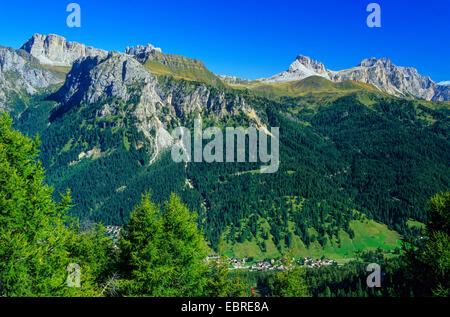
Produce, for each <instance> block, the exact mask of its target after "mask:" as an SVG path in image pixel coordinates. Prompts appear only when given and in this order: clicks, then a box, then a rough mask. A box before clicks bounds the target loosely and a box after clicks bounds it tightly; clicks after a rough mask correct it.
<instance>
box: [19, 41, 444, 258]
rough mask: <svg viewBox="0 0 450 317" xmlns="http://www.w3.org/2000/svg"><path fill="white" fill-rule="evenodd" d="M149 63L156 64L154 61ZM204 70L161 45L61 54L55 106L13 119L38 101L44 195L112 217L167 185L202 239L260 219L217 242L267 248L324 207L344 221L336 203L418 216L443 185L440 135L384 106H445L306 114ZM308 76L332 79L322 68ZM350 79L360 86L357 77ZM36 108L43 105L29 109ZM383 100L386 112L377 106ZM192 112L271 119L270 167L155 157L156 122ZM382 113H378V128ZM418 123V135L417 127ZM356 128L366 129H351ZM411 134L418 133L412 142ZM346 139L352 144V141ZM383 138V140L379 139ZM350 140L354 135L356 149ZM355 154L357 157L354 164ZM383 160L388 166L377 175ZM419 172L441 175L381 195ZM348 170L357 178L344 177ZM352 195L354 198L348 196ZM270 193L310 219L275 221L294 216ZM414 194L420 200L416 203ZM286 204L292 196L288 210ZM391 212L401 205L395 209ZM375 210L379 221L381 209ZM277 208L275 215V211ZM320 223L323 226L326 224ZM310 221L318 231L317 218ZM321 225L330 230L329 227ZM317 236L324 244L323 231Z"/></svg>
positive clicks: (393, 218) (336, 107) (87, 215)
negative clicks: (67, 57)
mask: <svg viewBox="0 0 450 317" xmlns="http://www.w3.org/2000/svg"><path fill="white" fill-rule="evenodd" d="M128 53H131V51H130V50H129V51H128ZM152 58H155V59H154V60H152ZM301 60H302V59H301ZM301 60H299V63H301ZM149 63H153V64H151V65H149ZM311 65H314V63H311ZM161 66H164V67H165V68H163V69H161V68H160V67H161ZM312 67H313V69H315V71H316V72H321V70H323V69H324V67H321V66H320V65H317V64H316V66H312ZM187 70H188V71H189V72H188V71H187ZM194 70H198V71H199V72H198V73H197V72H194ZM159 75H168V76H159ZM204 75H205V72H204V64H203V63H201V62H200V61H198V60H191V59H187V58H185V57H177V56H176V55H169V54H162V53H160V52H158V51H155V50H153V49H151V50H150V51H149V49H143V51H142V52H140V53H139V54H135V53H134V54H121V53H116V52H111V53H107V54H106V55H98V56H84V57H80V58H78V59H77V60H76V61H75V62H74V63H73V66H72V67H71V71H70V72H69V73H68V75H67V76H66V81H65V83H64V85H63V86H62V87H61V88H60V89H59V90H58V91H57V93H56V94H54V95H53V98H54V99H55V100H56V101H57V103H55V104H54V105H51V104H44V105H40V106H39V107H30V108H28V109H27V111H25V113H23V114H22V116H21V117H20V120H22V122H26V121H34V120H35V118H36V117H37V113H39V112H44V111H43V110H48V114H49V115H47V113H45V112H44V113H41V115H40V116H39V118H40V121H41V122H40V126H41V130H40V131H39V134H40V135H41V136H42V142H43V147H42V148H43V151H42V154H41V158H42V161H43V164H44V165H45V167H46V168H47V170H48V176H49V178H48V181H49V183H50V184H52V185H54V186H55V188H56V193H60V192H63V191H65V190H66V189H67V188H71V189H72V190H73V198H74V202H75V204H76V207H75V208H76V209H74V210H76V213H75V215H76V216H79V217H80V218H81V219H90V220H93V221H102V222H105V223H111V224H118V225H122V224H124V223H126V219H127V216H128V213H129V212H130V211H131V210H132V207H133V206H134V205H135V204H136V203H137V202H138V199H139V197H140V195H141V194H142V192H143V191H145V190H148V189H150V188H151V189H152V194H154V195H155V197H157V199H158V201H163V200H164V199H166V197H167V195H168V194H170V192H172V191H173V192H177V193H179V194H180V195H182V196H183V199H184V200H185V201H187V202H190V203H191V204H192V205H191V206H192V207H193V209H194V210H196V211H198V212H199V214H200V217H201V219H202V220H201V221H202V223H205V228H206V229H207V230H206V232H207V234H208V238H209V239H211V241H213V242H214V241H215V242H216V243H217V241H218V240H219V239H220V238H221V237H220V235H221V234H223V233H226V232H227V228H228V227H229V228H234V227H235V226H234V225H233V224H246V223H247V222H248V221H253V222H256V223H261V222H263V226H262V227H264V228H265V231H267V232H253V233H250V235H249V236H248V235H247V237H250V238H247V237H246V236H245V235H244V233H245V232H244V231H245V230H246V229H245V228H247V226H246V225H243V226H242V228H237V230H238V232H239V235H236V234H234V232H232V233H231V234H230V235H229V240H230V241H231V242H232V243H235V242H236V241H237V239H239V241H241V242H244V243H246V241H247V242H248V241H250V240H252V238H251V237H252V236H253V237H254V241H258V243H260V246H257V247H255V248H258V250H259V248H261V252H266V251H267V248H272V250H276V249H277V248H280V250H282V249H283V245H284V243H285V242H282V240H283V241H288V240H289V239H288V238H289V234H292V236H294V238H295V240H296V241H300V242H298V244H299V245H301V244H302V242H301V241H304V242H305V243H307V242H306V241H308V240H307V239H308V238H307V236H306V237H304V235H305V234H306V233H307V230H306V229H308V228H309V227H310V226H312V227H315V228H317V227H318V225H319V224H325V223H326V221H325V218H323V219H322V218H321V219H316V220H314V219H315V217H316V216H317V215H323V214H324V213H325V214H327V213H328V215H329V216H327V217H326V218H327V219H328V220H327V221H330V222H331V223H334V224H335V226H336V227H337V228H341V227H343V224H342V223H340V224H337V223H336V221H337V220H336V219H339V218H340V216H339V215H345V217H347V218H348V219H347V220H345V221H344V222H345V223H347V224H348V223H349V222H348V221H350V220H349V219H350V218H349V217H352V216H351V213H350V212H348V211H349V210H353V209H357V210H361V211H362V212H363V213H366V214H368V215H369V216H370V217H371V218H375V219H377V220H379V221H385V222H386V223H388V224H389V225H391V226H393V225H394V224H398V222H399V221H398V220H397V217H400V216H401V217H403V218H402V219H403V220H404V219H408V218H407V217H409V216H411V217H412V218H414V219H418V220H421V218H419V216H420V214H414V213H413V211H411V210H412V209H414V210H421V209H420V204H421V203H422V200H423V199H424V197H426V198H428V197H429V196H430V195H431V194H432V193H433V192H435V191H436V190H440V189H441V188H443V186H444V185H442V182H444V181H445V180H446V179H447V178H445V177H447V175H448V172H447V169H445V168H446V167H445V165H444V163H445V162H446V159H447V158H448V152H447V150H446V148H447V147H445V145H446V144H447V143H444V144H442V142H443V141H442V140H441V139H440V137H438V136H435V135H434V134H433V133H435V132H431V131H430V132H427V131H426V129H428V130H432V129H431V127H428V126H424V127H423V126H422V124H423V123H422V122H423V120H417V122H411V123H410V124H412V125H414V129H413V128H409V127H408V125H405V126H403V125H402V122H401V121H399V120H398V118H397V117H398V113H396V112H395V111H397V110H398V111H399V113H401V116H400V118H401V119H404V120H406V119H408V120H409V119H410V118H413V119H414V120H415V119H416V117H418V116H419V115H420V117H421V118H425V119H428V120H426V121H425V122H427V124H428V123H429V124H433V123H434V122H437V121H438V119H439V118H442V116H443V115H445V113H444V112H442V113H441V112H435V111H434V110H432V109H428V108H427V109H424V110H421V111H418V114H415V113H414V111H415V109H416V108H417V110H420V109H419V107H418V106H417V105H414V103H413V102H415V101H408V100H404V99H400V101H398V100H394V99H393V98H392V100H391V99H389V98H387V100H384V99H382V98H380V99H379V100H375V101H374V102H375V104H374V105H373V107H372V108H373V109H376V110H377V111H381V110H378V108H380V109H382V111H383V112H387V113H382V114H381V113H378V112H377V111H375V110H372V109H370V108H368V107H365V106H364V105H362V104H360V103H358V101H357V99H355V98H354V97H353V96H349V98H347V99H340V100H336V101H335V102H333V103H332V104H330V105H329V106H328V107H322V108H320V109H317V111H318V112H317V114H316V113H314V111H313V112H308V110H310V109H307V108H303V107H296V106H295V105H294V104H291V106H292V107H294V109H289V108H286V107H288V106H289V104H288V103H281V102H280V103H277V102H273V101H271V100H268V99H264V98H258V97H255V96H254V95H252V94H251V93H249V92H248V91H244V90H243V91H238V90H236V89H229V88H228V87H226V86H223V87H222V86H219V85H214V84H210V83H207V82H206V81H205V80H204V78H205V77H203V76H204ZM213 76H214V74H213ZM310 78H312V77H310ZM319 79H320V80H323V81H325V84H332V85H331V86H335V85H334V83H333V82H330V81H328V80H327V79H326V78H323V76H322V77H319ZM308 83H309V85H306V84H308ZM319 84H320V86H321V87H323V85H322V84H321V83H320V82H319ZM315 85H316V80H312V81H305V82H302V83H301V84H299V85H295V86H296V87H295V88H296V89H297V88H298V89H303V90H305V86H307V87H306V88H308V89H310V88H311V89H315ZM359 85H360V86H361V89H364V85H363V84H359ZM297 86H298V87H297ZM325 86H326V85H325ZM336 86H337V85H336ZM335 88H336V89H340V87H335ZM344 88H345V87H344ZM355 88H358V89H359V87H355ZM352 89H353V88H352ZM403 102H404V103H405V105H403V104H402V103H403ZM386 103H387V104H386ZM397 103H398V104H397ZM41 107H42V108H45V107H48V108H45V109H43V110H41V109H40V108H41ZM403 108H404V109H403ZM257 109H258V110H257ZM391 109H392V111H393V114H392V115H391V114H390V113H389V111H391ZM286 112H287V113H286ZM198 115H201V116H202V117H203V118H204V119H205V121H204V122H207V124H208V125H211V124H214V125H216V124H217V125H219V126H221V125H225V124H226V126H231V125H242V126H247V125H259V126H261V125H264V124H267V125H270V126H280V127H281V129H282V133H281V137H282V140H281V142H280V143H281V147H282V148H281V156H282V164H281V168H280V172H279V173H277V174H275V175H266V176H264V175H260V174H258V173H255V170H256V169H257V168H259V165H258V166H251V165H250V166H248V165H239V164H237V165H233V164H231V165H230V164H227V165H226V166H220V165H205V166H203V165H198V164H186V165H185V164H180V165H176V164H174V162H173V161H172V160H171V159H170V155H169V156H168V157H165V158H166V159H165V160H164V156H163V155H164V154H170V153H162V152H163V151H161V150H162V149H164V148H165V147H167V146H168V144H170V142H171V138H170V135H168V134H164V132H163V131H165V130H170V128H173V127H177V126H180V125H182V126H189V125H186V123H188V124H189V122H188V121H189V119H191V118H192V117H194V116H198ZM405 118H406V119H405ZM27 119H28V120H27ZM228 120H229V121H228ZM439 120H441V119H439ZM383 122H390V125H389V130H386V129H387V128H386V125H385V124H383ZM380 123H381V124H380ZM440 123H445V122H440ZM33 124H34V123H33ZM377 124H378V126H377ZM374 127H375V128H374ZM160 128H164V129H160ZM444 128H445V127H444V126H440V125H439V124H436V125H435V126H433V131H434V130H436V131H437V132H436V133H440V132H439V131H443V133H444V132H445V131H446V130H445V129H444ZM418 129H420V131H421V132H420V133H422V132H423V134H419V132H417V131H418ZM363 130H364V131H366V132H365V134H364V137H361V131H363ZM24 131H25V132H26V131H27V130H24ZM396 131H399V133H400V134H396ZM349 136H353V137H354V139H353V140H352V142H351V144H348V142H349V141H348V139H349ZM423 136H425V137H427V138H426V139H425V140H424V141H423V142H421V137H423ZM355 140H357V141H360V142H361V143H360V144H358V143H355ZM398 140H402V142H403V143H405V142H408V146H409V148H412V147H413V146H415V147H417V149H418V150H416V148H412V149H413V151H412V152H414V153H417V155H416V156H414V158H413V159H408V158H409V156H407V155H406V153H404V152H403V148H400V149H397V146H396V145H397V144H398ZM366 142H368V143H366ZM377 142H380V144H378V143H377ZM386 142H387V143H386ZM445 142H447V141H446V140H445ZM385 143H386V144H387V145H388V146H384V144H385ZM416 143H417V144H416ZM352 144H357V147H356V150H357V151H356V150H354V149H355V147H352ZM430 144H431V145H430ZM440 144H442V146H441V145H440ZM341 146H344V148H343V150H341V149H340V148H336V147H341ZM349 148H350V149H349ZM392 150H394V151H393V152H392V153H391V152H390V151H392ZM397 150H398V151H399V153H397V152H396V151H397ZM372 152H373V153H372ZM410 152H411V151H410ZM86 153H87V154H86ZM385 153H388V155H389V156H388V155H384V154H385ZM426 153H432V154H431V155H430V157H432V158H433V162H434V161H436V164H430V162H431V161H427V160H426V155H427V154H426ZM160 154H161V155H160ZM159 155H160V156H159ZM367 155H369V157H368V163H369V164H359V162H361V161H362V160H364V159H365V157H366V156H367ZM157 158H158V159H157ZM374 159H376V160H378V161H382V162H383V166H381V167H380V166H372V165H373V164H372V163H370V162H373V160H374ZM408 160H409V161H408ZM413 162H414V164H412V163H413ZM417 162H423V166H418V169H417V170H411V166H416V165H417V164H416V163H417ZM397 163H398V164H397ZM442 166H443V167H442ZM368 167H370V168H371V167H373V169H368ZM392 169H395V171H396V174H395V173H387V174H386V175H383V174H381V175H379V174H377V173H378V172H379V171H386V170H388V171H391V170H392ZM438 171H440V172H439V173H438ZM419 172H420V173H423V174H426V175H438V174H439V175H444V178H443V179H444V181H442V182H439V179H437V178H433V179H430V181H429V183H426V184H425V185H424V183H422V182H423V181H426V180H427V179H428V178H423V180H422V179H420V178H419V177H417V178H413V179H409V178H408V179H406V180H405V184H403V183H402V184H400V185H398V188H397V189H396V190H394V191H393V192H392V193H391V191H390V190H391V188H390V187H389V185H390V184H397V182H396V181H395V179H404V176H405V175H408V176H409V175H412V176H411V177H416V176H417V175H419V176H420V175H421V174H419ZM352 175H354V176H352ZM390 175H394V176H395V177H394V176H392V177H393V178H392V179H391V180H390V181H387V182H385V183H383V184H382V185H383V188H382V190H380V189H379V187H380V184H378V183H375V184H374V187H371V188H370V190H369V191H368V190H367V189H366V187H364V186H365V184H364V179H365V178H369V179H384V178H386V177H390ZM396 175H397V176H398V178H397V176H396ZM378 176H381V177H378ZM359 179H361V184H360V183H357V184H354V183H353V182H352V181H353V180H359ZM419 179H420V181H419ZM342 185H344V186H342ZM413 185H414V186H413ZM419 185H421V186H419ZM408 186H413V188H411V187H408ZM433 186H434V187H433ZM422 187H424V189H422ZM279 188H280V189H282V191H279V190H278V189H279ZM341 188H343V189H342V191H341V190H340V189H341ZM345 188H352V189H351V190H347V189H345ZM324 189H325V190H324ZM422 190H423V191H424V192H425V193H423V192H422ZM370 191H372V192H375V191H379V197H381V198H379V200H377V202H380V204H379V205H381V206H384V203H388V204H389V205H388V207H386V208H385V209H383V210H382V209H380V208H379V207H377V208H374V206H372V205H371V204H370V202H369V203H368V202H367V201H365V194H366V193H367V192H370ZM360 192H361V195H359V194H358V193H360ZM243 194H244V195H243ZM416 194H417V195H416ZM280 195H283V197H287V200H288V202H292V200H295V199H298V200H299V202H300V200H301V199H302V197H304V198H305V199H306V206H305V207H304V208H305V209H304V211H305V215H301V216H302V217H303V216H306V217H308V218H307V219H310V221H309V222H307V223H305V222H303V220H301V219H300V218H302V217H300V218H299V219H296V220H295V221H297V223H296V224H295V226H296V228H297V229H298V228H300V227H299V225H303V226H306V227H305V228H303V229H301V230H300V231H298V230H297V231H295V232H294V231H293V230H291V229H289V227H291V225H287V224H286V223H287V222H288V221H290V219H291V220H292V218H290V217H295V216H296V214H289V213H290V211H289V207H287V206H285V203H284V202H283V201H277V200H274V197H275V198H277V197H279V196H280ZM391 195H393V196H392V199H391ZM360 196H361V197H360ZM330 197H331V198H330ZM398 197H400V198H401V199H399V198H398ZM415 197H420V199H421V200H420V201H419V203H417V201H416V200H415V199H416V198H415ZM283 199H284V198H283ZM283 199H282V200H283ZM353 199H354V200H355V201H357V205H356V206H354V205H353V203H351V204H350V203H348V202H349V201H352V200H353ZM280 204H281V205H280ZM336 204H337V205H336ZM295 205H296V203H293V207H295ZM323 206H325V207H323ZM323 208H325V209H323ZM293 209H296V207H295V208H293ZM399 210H402V211H404V210H409V211H408V214H407V215H406V216H402V214H401V213H400V212H399ZM254 211H256V212H257V215H255V216H253V215H252V213H253V212H254ZM284 213H286V216H283V214H284ZM385 214H387V215H389V219H387V218H386V219H384V218H382V215H385ZM281 216H283V217H284V218H283V219H279V218H278V217H281ZM302 219H303V218H302ZM313 220H314V222H313V224H311V223H312V222H311V221H313ZM203 221H204V222H203ZM285 221H286V222H285ZM250 224H251V223H250ZM248 227H251V226H248ZM332 227H334V225H333V226H329V228H332ZM280 228H281V229H280ZM266 229H267V230H266ZM322 229H323V230H327V228H326V226H325V227H323V228H322ZM280 230H281V231H280ZM283 230H286V232H285V233H283ZM279 231H280V232H281V233H280V232H279ZM399 231H400V229H399ZM268 232H269V233H270V234H269V233H268ZM285 234H286V235H285ZM327 234H328V235H329V236H330V237H331V236H333V235H334V236H338V235H339V232H338V233H333V232H328V233H327ZM262 236H264V238H262ZM316 236H317V237H319V238H323V237H325V234H324V233H323V232H321V231H320V232H318V233H317V234H315V235H314V237H316ZM272 237H273V238H272ZM280 241H281V242H280ZM286 243H288V242H286ZM329 243H333V242H332V239H330V240H329ZM275 244H277V245H278V246H275ZM267 245H268V247H267ZM263 250H265V251H263ZM280 252H281V251H280Z"/></svg>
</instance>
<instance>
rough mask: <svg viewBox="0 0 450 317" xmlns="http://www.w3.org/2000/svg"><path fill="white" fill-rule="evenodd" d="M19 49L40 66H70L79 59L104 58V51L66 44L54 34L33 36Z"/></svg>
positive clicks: (81, 45) (70, 43) (82, 45)
mask: <svg viewBox="0 0 450 317" xmlns="http://www.w3.org/2000/svg"><path fill="white" fill-rule="evenodd" d="M21 49H23V50H25V51H27V52H28V53H30V54H31V55H32V56H34V57H35V58H37V59H38V60H39V62H40V63H41V64H44V65H51V66H65V67H70V66H72V64H73V62H74V61H75V60H77V59H78V58H80V57H86V56H97V55H100V56H105V55H106V54H107V52H106V51H104V50H101V49H96V48H94V47H91V46H86V45H84V44H79V43H76V42H67V41H66V39H65V38H64V37H62V36H59V35H56V34H49V35H41V34H34V35H33V37H32V38H31V39H29V40H28V41H27V42H26V43H25V44H24V45H22V47H21Z"/></svg>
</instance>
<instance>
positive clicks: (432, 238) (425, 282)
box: [405, 192, 450, 297]
mask: <svg viewBox="0 0 450 317" xmlns="http://www.w3.org/2000/svg"><path fill="white" fill-rule="evenodd" d="M405 248H406V257H405V260H406V268H407V272H408V273H409V276H408V278H409V279H410V281H411V283H412V287H413V289H414V295H416V296H446V297H448V296H450V192H446V193H443V194H439V195H436V196H434V197H433V198H431V200H430V202H429V204H428V221H427V223H426V227H425V236H424V237H423V243H422V245H420V246H419V247H418V248H414V247H411V246H406V247H405Z"/></svg>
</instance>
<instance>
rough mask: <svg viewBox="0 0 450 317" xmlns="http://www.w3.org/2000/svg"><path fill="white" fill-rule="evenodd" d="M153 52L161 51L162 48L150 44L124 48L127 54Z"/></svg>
mask: <svg viewBox="0 0 450 317" xmlns="http://www.w3.org/2000/svg"><path fill="white" fill-rule="evenodd" d="M153 52H157V53H162V50H161V49H160V48H159V47H154V46H153V45H152V44H147V45H146V46H142V45H138V46H136V48H134V47H133V46H131V47H127V48H126V50H125V54H127V55H140V54H145V53H153Z"/></svg>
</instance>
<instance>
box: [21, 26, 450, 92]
mask: <svg viewBox="0 0 450 317" xmlns="http://www.w3.org/2000/svg"><path fill="white" fill-rule="evenodd" d="M21 48H22V49H23V50H25V51H26V52H28V53H29V54H30V55H31V56H33V57H35V58H36V59H37V60H38V61H39V62H40V64H42V65H47V66H56V67H71V66H72V65H73V62H74V61H75V60H77V59H79V58H82V57H95V56H101V57H105V56H106V55H107V54H108V53H107V52H106V51H104V50H101V49H97V48H93V47H89V46H85V45H83V44H79V43H76V42H67V41H66V39H65V38H63V37H61V36H58V35H54V34H50V35H40V34H35V35H33V37H32V38H31V39H30V40H28V41H27V42H26V43H25V44H24V45H23V46H22V47H21ZM125 54H126V55H130V56H132V57H134V58H136V59H137V60H139V61H140V62H141V63H142V64H145V65H146V66H147V68H149V69H150V70H151V71H152V72H153V73H154V74H157V75H170V76H175V77H177V78H183V79H187V80H194V81H203V82H206V83H208V84H212V85H222V83H225V84H229V85H235V86H254V85H260V84H271V83H280V82H291V81H298V80H302V79H305V78H308V77H311V76H320V77H323V78H326V79H328V80H331V81H334V82H343V81H346V80H354V81H357V82H362V83H366V84H371V85H373V86H375V87H376V88H378V89H379V90H381V91H384V92H386V93H389V94H392V95H395V96H399V97H415V98H422V99H425V100H433V101H447V100H450V86H448V85H439V84H436V83H435V82H434V81H432V80H431V79H430V78H429V77H425V76H421V75H420V74H419V73H418V71H417V70H416V69H414V68H411V67H402V66H396V65H394V64H393V63H392V62H391V61H390V60H389V59H387V58H380V59H376V58H374V57H372V58H368V59H365V60H363V61H362V62H361V63H359V64H358V66H356V67H354V68H350V69H346V70H341V71H332V70H329V69H326V67H325V65H324V64H323V63H320V62H318V61H313V60H312V59H310V58H309V57H306V56H303V55H299V56H297V58H296V60H295V61H294V63H292V65H291V66H290V67H289V69H288V70H287V71H284V72H282V73H280V74H277V75H275V76H272V77H270V78H267V79H264V78H263V79H260V80H257V81H249V80H243V79H239V78H236V77H230V76H220V75H215V74H213V73H212V72H210V71H209V70H208V69H207V68H206V66H205V65H204V63H203V62H202V61H200V60H197V59H190V58H186V57H184V56H178V55H172V54H165V53H162V51H161V49H160V48H156V47H154V46H153V45H151V44H148V45H146V46H137V48H136V49H135V48H133V47H127V48H126V50H125Z"/></svg>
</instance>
